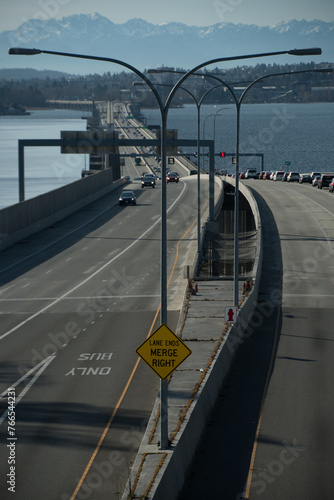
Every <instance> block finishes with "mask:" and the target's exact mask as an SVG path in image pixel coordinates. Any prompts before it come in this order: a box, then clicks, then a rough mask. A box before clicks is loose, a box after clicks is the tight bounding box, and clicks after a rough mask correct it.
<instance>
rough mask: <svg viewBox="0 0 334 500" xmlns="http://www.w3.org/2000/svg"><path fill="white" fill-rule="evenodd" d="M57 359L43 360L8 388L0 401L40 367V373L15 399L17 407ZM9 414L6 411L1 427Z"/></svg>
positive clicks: (0, 419) (51, 357) (1, 418)
mask: <svg viewBox="0 0 334 500" xmlns="http://www.w3.org/2000/svg"><path fill="white" fill-rule="evenodd" d="M55 357H56V355H52V356H48V357H47V358H45V359H43V361H41V362H40V363H38V365H36V366H34V367H33V368H32V369H31V370H29V371H28V372H27V373H26V374H25V375H23V377H21V378H20V379H19V380H17V381H16V382H14V384H12V385H11V386H10V387H8V389H6V390H5V391H4V392H3V393H2V394H1V395H0V396H1V397H0V400H1V399H3V398H4V396H5V395H6V394H7V393H8V391H10V390H11V389H14V387H16V386H17V385H19V384H20V383H21V382H22V381H23V380H25V379H26V378H27V377H29V375H31V374H32V373H33V372H34V371H35V370H37V369H38V368H39V367H40V368H39V370H38V372H37V373H36V374H35V375H34V376H33V378H32V379H31V380H30V382H29V384H27V385H26V386H25V388H24V389H23V390H22V391H21V392H20V394H19V395H18V396H16V398H15V405H17V404H18V403H19V402H20V401H21V399H22V398H23V397H24V396H25V395H26V394H27V392H28V391H29V389H31V387H32V386H33V385H34V383H35V382H36V380H37V379H38V377H39V376H40V375H42V373H43V372H44V370H45V369H46V368H47V367H48V366H49V364H50V363H51V362H52V361H53V360H54V358H55ZM7 414H8V410H6V411H5V413H4V414H3V415H2V416H1V417H0V425H1V424H2V422H3V421H4V420H5V419H6V417H7Z"/></svg>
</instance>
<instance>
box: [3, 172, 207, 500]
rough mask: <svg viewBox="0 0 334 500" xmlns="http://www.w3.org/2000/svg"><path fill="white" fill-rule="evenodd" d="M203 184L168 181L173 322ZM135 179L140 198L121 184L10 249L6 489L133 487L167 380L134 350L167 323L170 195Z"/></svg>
mask: <svg viewBox="0 0 334 500" xmlns="http://www.w3.org/2000/svg"><path fill="white" fill-rule="evenodd" d="M129 168H130V167H129ZM135 176H136V174H135V172H134V171H132V175H131V177H132V178H135ZM202 185H203V190H206V191H207V189H208V187H207V183H206V182H205V181H203V182H202ZM196 187H197V184H196V179H195V180H193V179H192V178H189V179H185V180H184V181H180V182H179V183H178V184H173V185H168V186H167V198H168V207H169V210H168V222H167V231H168V249H167V250H168V264H167V268H168V276H170V275H172V278H171V282H170V284H169V288H168V307H169V309H168V325H169V327H170V328H172V329H173V328H175V327H176V324H177V320H178V316H179V310H180V306H181V304H182V299H183V293H184V286H185V285H184V281H182V280H183V278H184V266H185V265H186V264H189V261H188V255H189V249H190V246H191V245H192V244H193V243H194V242H195V241H196V235H195V233H196V231H195V229H196V224H194V222H195V220H196V206H195V203H194V200H196V199H197V198H196ZM126 188H127V189H133V190H135V191H136V194H137V205H136V206H125V207H120V206H119V205H118V194H119V192H113V193H111V194H109V195H107V196H105V197H103V198H101V199H100V200H98V201H96V202H95V203H94V204H91V205H89V206H87V207H85V208H84V209H82V210H80V211H79V212H77V213H76V214H74V215H73V216H71V217H68V218H67V219H65V220H63V221H61V222H58V223H57V224H54V226H52V227H50V228H48V229H46V230H44V231H43V232H41V233H39V234H37V235H35V236H32V237H30V238H28V239H26V240H24V241H22V242H21V243H18V244H16V245H14V246H12V247H10V248H9V249H7V250H5V251H4V252H2V254H1V263H0V308H1V313H0V314H1V322H0V360H1V361H0V363H1V375H0V394H1V401H0V410H1V411H0V481H1V483H0V491H1V499H7V498H15V499H17V500H21V499H25V500H27V499H29V500H30V499H33V500H40V499H41V500H42V499H43V500H45V499H48V500H52V499H57V500H58V499H62V500H66V499H74V498H78V499H81V498H94V500H98V499H101V500H105V499H106V498H108V499H110V500H112V499H118V498H119V497H120V495H121V494H122V492H123V490H124V487H125V484H126V480H127V477H128V473H129V468H130V467H131V464H132V462H133V460H134V458H135V455H136V452H137V450H138V447H139V444H140V442H141V439H142V435H143V432H144V431H145V427H146V422H147V420H148V418H149V416H150V413H151V410H152V407H153V404H154V401H155V398H156V396H157V392H158V389H159V378H158V377H157V376H156V374H155V373H154V372H153V371H152V370H151V369H150V368H149V367H147V366H146V365H145V364H144V363H143V362H142V361H140V362H139V358H138V356H137V354H136V352H135V350H136V349H137V347H139V345H140V344H141V343H142V342H143V341H144V340H145V338H146V337H147V335H148V334H149V332H151V331H152V330H154V329H155V328H156V327H157V326H158V325H159V304H160V223H159V218H160V197H161V187H160V182H159V181H157V186H156V188H155V189H151V188H145V189H141V184H140V183H139V181H137V180H135V181H133V183H129V184H128V185H127V186H126ZM203 196H204V194H203ZM203 200H204V197H203ZM189 228H191V229H190V231H189V232H188V233H186V231H188V229H189ZM180 240H181V241H180ZM11 488H12V489H11ZM14 491H15V494H14V493H13V492H14Z"/></svg>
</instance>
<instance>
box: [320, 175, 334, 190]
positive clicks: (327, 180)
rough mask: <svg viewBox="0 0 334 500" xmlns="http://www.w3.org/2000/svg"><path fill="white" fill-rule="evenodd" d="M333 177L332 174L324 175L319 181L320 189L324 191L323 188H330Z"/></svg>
mask: <svg viewBox="0 0 334 500" xmlns="http://www.w3.org/2000/svg"><path fill="white" fill-rule="evenodd" d="M333 177H334V176H333V175H330V174H322V176H321V177H320V179H318V189H322V188H323V187H328V186H329V183H330V181H331V180H332V179H333Z"/></svg>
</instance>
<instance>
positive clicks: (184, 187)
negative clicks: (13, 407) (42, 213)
mask: <svg viewBox="0 0 334 500" xmlns="http://www.w3.org/2000/svg"><path fill="white" fill-rule="evenodd" d="M185 189H186V184H185V183H183V189H182V191H181V193H180V195H179V196H178V197H177V199H176V200H175V201H174V202H173V203H172V204H171V206H170V207H169V208H168V210H167V213H168V212H169V211H170V210H171V209H172V208H173V206H174V205H175V204H176V202H177V201H178V200H179V199H180V198H181V196H182V195H183V192H184V191H185ZM159 222H160V218H159V219H158V220H157V221H155V222H154V223H153V224H152V225H151V226H150V227H149V228H148V229H146V231H144V232H143V233H142V234H141V235H140V236H139V238H137V239H136V240H134V241H133V242H132V243H130V245H129V246H127V247H126V248H124V250H122V251H121V252H120V253H119V254H118V255H116V256H115V257H113V258H112V259H110V260H109V261H108V262H106V263H105V264H104V265H103V266H101V267H100V268H99V269H97V270H96V271H94V272H93V273H92V274H91V275H90V276H88V277H87V278H85V279H84V280H82V281H81V282H80V283H78V284H77V285H76V286H74V287H73V288H71V289H70V290H68V291H67V292H66V293H64V294H63V295H61V296H60V297H58V298H57V299H55V300H54V301H53V302H51V303H50V304H48V305H47V306H45V307H43V308H42V309H40V310H39V311H37V312H36V313H34V314H32V315H31V316H29V317H28V318H26V319H25V320H24V321H21V323H18V324H17V325H16V326H14V327H13V328H11V329H10V330H8V332H6V333H4V334H3V335H1V336H0V340H2V339H4V338H5V337H7V336H8V335H10V334H11V333H13V332H15V331H16V330H18V329H19V328H20V327H21V326H24V325H25V324H27V323H29V321H31V320H32V319H34V318H36V317H37V316H39V315H40V314H42V313H44V312H45V311H47V310H48V309H50V308H51V307H53V306H54V305H56V304H57V303H58V302H60V301H61V300H63V299H65V298H66V297H67V296H68V295H70V294H72V293H73V292H75V290H77V289H78V288H80V287H81V286H82V285H85V284H86V283H87V282H88V281H89V280H91V279H92V278H94V277H95V276H96V275H97V274H99V273H100V272H101V271H103V269H105V268H106V267H108V266H109V265H110V264H111V263H112V262H114V261H115V260H116V259H118V258H119V257H121V256H122V255H124V254H125V253H126V252H127V251H128V250H130V249H131V248H132V247H133V246H134V245H136V244H137V243H138V242H139V241H140V240H142V239H143V238H144V237H145V236H146V235H147V234H148V233H149V232H150V231H151V230H152V229H153V228H154V227H155V226H156V225H157V224H158V223H159ZM48 246H49V245H48Z"/></svg>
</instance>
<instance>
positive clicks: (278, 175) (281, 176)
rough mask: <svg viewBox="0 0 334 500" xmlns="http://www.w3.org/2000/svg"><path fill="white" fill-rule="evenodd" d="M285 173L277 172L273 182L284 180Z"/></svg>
mask: <svg viewBox="0 0 334 500" xmlns="http://www.w3.org/2000/svg"><path fill="white" fill-rule="evenodd" d="M283 175H284V172H281V171H279V170H277V171H276V172H275V173H274V175H273V181H281V180H282V179H283Z"/></svg>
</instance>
